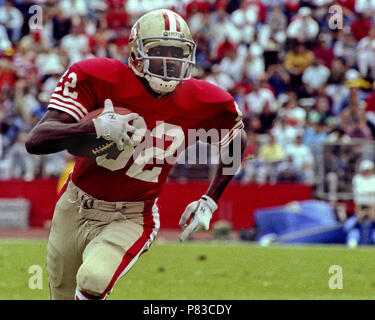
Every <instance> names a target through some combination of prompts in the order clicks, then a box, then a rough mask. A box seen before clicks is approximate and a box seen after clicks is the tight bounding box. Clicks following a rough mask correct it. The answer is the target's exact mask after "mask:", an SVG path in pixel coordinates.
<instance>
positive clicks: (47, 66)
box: [35, 51, 64, 76]
mask: <svg viewBox="0 0 375 320" xmlns="http://www.w3.org/2000/svg"><path fill="white" fill-rule="evenodd" d="M35 65H36V66H37V68H38V72H39V76H45V75H50V74H60V73H62V72H63V71H64V67H63V65H62V64H61V61H60V57H59V55H58V54H57V53H55V52H53V51H50V52H46V53H41V54H39V55H38V56H37V58H36V60H35Z"/></svg>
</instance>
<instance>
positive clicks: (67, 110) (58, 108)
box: [48, 103, 82, 121]
mask: <svg viewBox="0 0 375 320" xmlns="http://www.w3.org/2000/svg"><path fill="white" fill-rule="evenodd" d="M48 108H52V109H57V110H60V111H64V112H66V113H68V114H70V115H71V116H72V117H73V118H74V119H76V120H77V121H79V120H81V119H82V118H81V117H80V116H79V115H78V114H77V113H75V112H74V111H72V110H70V109H68V108H66V107H60V106H58V105H56V104H54V103H50V104H49V105H48Z"/></svg>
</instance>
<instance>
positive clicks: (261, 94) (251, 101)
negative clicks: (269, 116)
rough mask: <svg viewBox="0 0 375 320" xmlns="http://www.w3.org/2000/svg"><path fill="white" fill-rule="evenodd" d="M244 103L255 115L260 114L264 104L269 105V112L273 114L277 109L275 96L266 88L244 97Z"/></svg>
mask: <svg viewBox="0 0 375 320" xmlns="http://www.w3.org/2000/svg"><path fill="white" fill-rule="evenodd" d="M246 102H247V104H248V106H249V108H250V110H251V112H252V113H255V114H259V113H261V112H262V110H263V107H264V106H265V105H266V104H268V105H269V107H270V110H271V111H273V112H274V111H276V109H277V104H276V99H275V95H274V94H273V92H272V90H270V89H268V88H259V89H256V90H253V91H251V92H250V93H249V94H247V96H246Z"/></svg>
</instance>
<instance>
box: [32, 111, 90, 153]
mask: <svg viewBox="0 0 375 320" xmlns="http://www.w3.org/2000/svg"><path fill="white" fill-rule="evenodd" d="M87 134H93V135H94V134H95V126H94V123H93V121H85V122H77V121H76V120H75V119H74V118H73V117H72V116H71V115H69V114H68V113H66V112H63V111H59V110H56V109H48V111H47V112H46V113H45V115H44V116H43V118H42V119H41V120H40V121H39V122H38V123H37V125H36V126H35V127H34V128H33V129H32V130H31V131H30V133H29V134H28V136H27V140H26V144H25V145H26V149H27V151H28V152H29V153H32V154H49V153H55V152H59V151H62V150H65V149H66V148H67V147H68V145H69V143H70V142H71V141H72V139H74V138H77V139H79V138H78V137H80V136H83V135H87Z"/></svg>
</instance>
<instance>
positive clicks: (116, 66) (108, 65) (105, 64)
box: [73, 58, 130, 83]
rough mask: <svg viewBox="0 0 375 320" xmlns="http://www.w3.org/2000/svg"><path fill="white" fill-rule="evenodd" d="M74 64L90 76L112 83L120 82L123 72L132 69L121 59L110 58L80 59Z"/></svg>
mask: <svg viewBox="0 0 375 320" xmlns="http://www.w3.org/2000/svg"><path fill="white" fill-rule="evenodd" d="M73 66H74V67H77V68H79V69H80V70H81V71H82V72H83V73H84V74H86V75H87V76H89V77H94V78H97V79H100V80H103V81H106V82H110V83H118V82H119V81H120V79H121V78H122V77H123V74H124V73H127V72H129V71H130V69H129V67H128V66H126V65H125V64H124V63H122V62H121V61H119V60H116V59H109V58H89V59H85V60H82V61H79V62H77V63H75V64H74V65H73Z"/></svg>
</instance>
